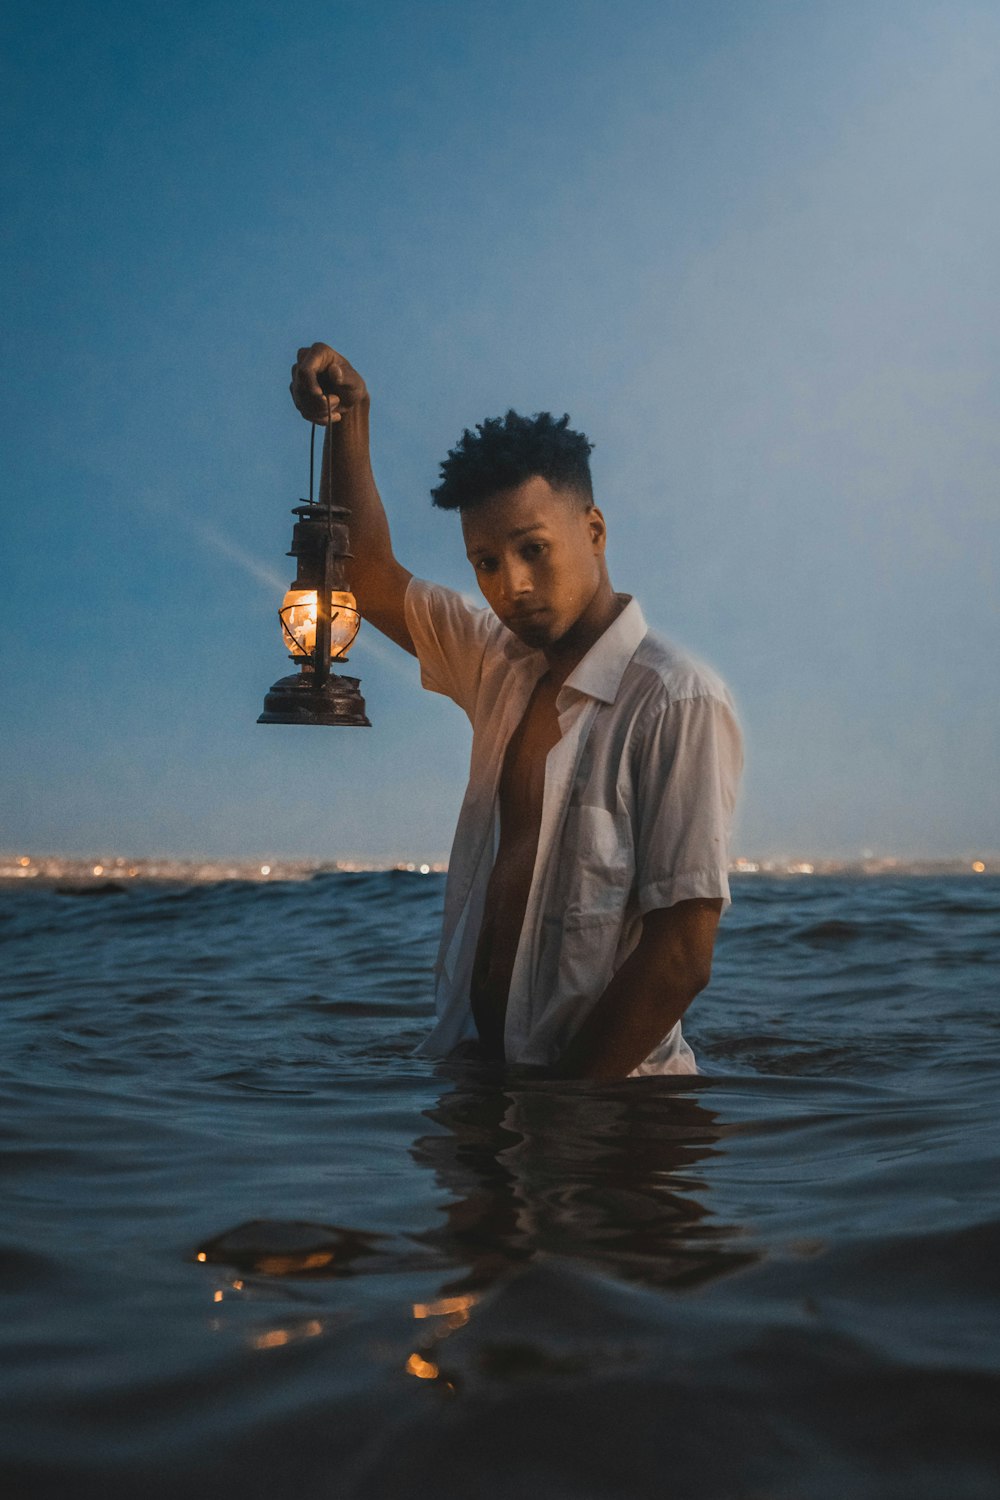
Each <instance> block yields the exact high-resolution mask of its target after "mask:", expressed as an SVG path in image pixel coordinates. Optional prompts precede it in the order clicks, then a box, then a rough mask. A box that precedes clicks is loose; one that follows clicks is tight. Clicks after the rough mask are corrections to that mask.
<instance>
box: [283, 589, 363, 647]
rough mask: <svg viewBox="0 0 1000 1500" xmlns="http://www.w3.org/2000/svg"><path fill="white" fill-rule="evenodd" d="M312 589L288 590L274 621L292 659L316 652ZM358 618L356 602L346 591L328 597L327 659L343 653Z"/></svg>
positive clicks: (313, 594) (314, 609) (315, 601)
mask: <svg viewBox="0 0 1000 1500" xmlns="http://www.w3.org/2000/svg"><path fill="white" fill-rule="evenodd" d="M317 603H318V601H317V599H316V590H315V589H289V590H288V593H287V594H286V595H285V597H284V599H283V601H282V605H281V608H280V609H279V611H278V618H279V620H280V621H281V631H282V634H283V636H284V638H285V645H286V646H287V647H288V649H289V651H290V652H291V653H292V655H293V656H311V655H312V653H313V652H314V651H315V649H316V611H317ZM360 624H361V616H360V615H359V614H358V601H357V600H356V599H355V597H354V595H353V594H352V593H349V592H348V591H347V590H346V589H341V590H335V591H334V592H332V593H331V594H330V657H331V660H336V659H337V657H339V656H344V655H346V653H347V649H348V647H349V646H350V645H351V643H352V641H353V640H354V637H355V636H356V635H357V633H358V627H359V625H360Z"/></svg>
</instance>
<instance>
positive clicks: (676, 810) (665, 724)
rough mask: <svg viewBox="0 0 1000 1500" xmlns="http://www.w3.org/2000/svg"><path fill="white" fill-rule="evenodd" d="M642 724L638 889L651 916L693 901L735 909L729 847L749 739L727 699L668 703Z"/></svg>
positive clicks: (637, 822)
mask: <svg viewBox="0 0 1000 1500" xmlns="http://www.w3.org/2000/svg"><path fill="white" fill-rule="evenodd" d="M640 727H641V734H640V740H639V744H638V747H637V749H638V773H637V784H636V801H635V815H634V818H635V821H634V829H635V843H636V848H635V854H636V886H637V894H638V900H639V909H640V911H641V912H642V913H643V914H645V913H646V912H647V911H653V910H655V909H656V908H658V907H666V906H673V905H675V903H676V902H678V901H687V900H690V899H692V898H693V897H698V896H702V897H716V898H717V897H720V896H721V898H722V901H723V906H724V907H725V906H728V905H729V904H730V895H729V845H730V838H731V834H732V823H733V812H734V809H735V806H736V798H737V793H738V791H739V784H740V775H741V772H742V769H743V737H742V734H741V732H740V726H739V723H738V721H737V718H736V714H735V711H734V709H733V707H732V704H731V703H729V702H727V701H725V700H724V699H722V698H719V697H716V696H713V695H706V696H703V697H700V696H699V697H691V698H681V699H675V700H672V701H671V700H669V699H665V700H664V702H663V703H662V704H661V705H658V706H657V707H656V708H655V709H654V710H653V711H652V712H650V714H649V715H648V716H647V718H646V719H645V720H644V721H643V723H642V725H641V726H640Z"/></svg>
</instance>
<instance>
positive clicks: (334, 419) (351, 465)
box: [290, 344, 416, 655]
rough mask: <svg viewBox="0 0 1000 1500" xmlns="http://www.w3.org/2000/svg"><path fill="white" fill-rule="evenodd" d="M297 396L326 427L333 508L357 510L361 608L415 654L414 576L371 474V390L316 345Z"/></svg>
mask: <svg viewBox="0 0 1000 1500" xmlns="http://www.w3.org/2000/svg"><path fill="white" fill-rule="evenodd" d="M290 389H291V392H292V400H293V401H294V402H295V405H296V406H297V407H298V409H299V411H300V412H301V413H302V415H303V416H304V417H305V419H306V421H307V422H315V423H316V424H317V425H318V426H321V427H326V428H327V433H326V440H325V442H324V445H323V474H324V478H325V479H329V481H330V483H331V487H332V490H331V492H332V495H333V499H334V504H335V505H346V506H349V507H350V511H351V521H350V527H351V551H352V552H353V554H354V556H353V557H352V558H351V560H350V564H349V575H350V585H351V589H352V591H353V592H354V593H355V594H356V595H357V599H358V608H359V610H360V611H361V614H362V615H363V617H364V618H365V619H366V620H368V621H370V622H371V624H372V625H374V626H376V628H377V629H379V630H381V631H382V633H383V634H384V635H387V636H389V638H390V640H393V641H395V642H396V644H397V645H399V646H402V647H403V648H404V649H405V650H406V651H409V652H411V653H412V654H413V655H416V652H415V650H414V646H413V641H412V639H411V637H410V632H409V629H408V627H407V624H406V615H405V611H404V608H403V600H404V599H405V597H406V586H407V584H408V583H409V581H410V576H411V575H410V574H409V572H408V571H407V570H406V568H404V567H403V566H402V565H401V564H400V563H398V562H397V561H396V558H395V554H394V553H393V550H392V538H391V537H390V535H389V522H388V520H387V519H386V514H385V511H384V509H383V507H382V501H381V498H380V497H379V492H378V490H377V489H376V487H375V477H374V475H373V474H372V466H371V453H370V449H369V443H368V414H369V410H370V406H371V398H370V396H369V394H368V387H367V386H366V385H365V382H364V380H363V379H362V377H361V376H360V375H359V374H358V372H357V370H355V369H354V367H353V365H352V364H351V363H350V362H349V361H348V360H346V359H345V358H344V356H343V355H342V354H338V353H337V351H336V350H335V349H331V348H330V346H329V344H311V345H310V346H309V348H308V349H300V350H299V353H298V359H297V361H296V363H295V364H294V365H293V366H292V383H291V387H290Z"/></svg>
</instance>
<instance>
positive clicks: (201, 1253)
mask: <svg viewBox="0 0 1000 1500" xmlns="http://www.w3.org/2000/svg"><path fill="white" fill-rule="evenodd" d="M195 1259H196V1260H201V1261H206V1260H208V1256H207V1255H206V1254H205V1252H204V1250H199V1251H198V1254H197V1256H196V1257H195Z"/></svg>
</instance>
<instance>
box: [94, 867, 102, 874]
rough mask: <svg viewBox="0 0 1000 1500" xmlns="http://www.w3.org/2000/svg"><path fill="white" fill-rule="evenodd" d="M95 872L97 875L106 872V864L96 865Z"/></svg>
mask: <svg viewBox="0 0 1000 1500" xmlns="http://www.w3.org/2000/svg"><path fill="white" fill-rule="evenodd" d="M94 874H95V875H103V874H104V866H103V865H95V866H94Z"/></svg>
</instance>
